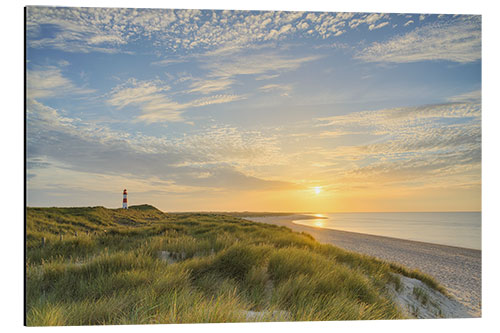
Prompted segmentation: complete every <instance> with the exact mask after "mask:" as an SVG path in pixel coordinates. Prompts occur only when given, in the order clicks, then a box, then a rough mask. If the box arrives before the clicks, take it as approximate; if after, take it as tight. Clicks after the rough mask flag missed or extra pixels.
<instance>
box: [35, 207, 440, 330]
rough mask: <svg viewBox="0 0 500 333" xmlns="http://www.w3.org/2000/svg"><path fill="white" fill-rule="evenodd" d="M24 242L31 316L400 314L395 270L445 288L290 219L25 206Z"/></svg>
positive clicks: (211, 318) (185, 319) (196, 319)
mask: <svg viewBox="0 0 500 333" xmlns="http://www.w3.org/2000/svg"><path fill="white" fill-rule="evenodd" d="M26 247H27V248H26V272H27V273H26V290H27V292H26V302H27V309H26V321H27V324H28V325H29V326H62V325H105V324H115V325H116V324H154V323H208V322H243V321H277V320H298V321H301V320H308V321H311V320H357V319H397V318H402V314H401V313H400V312H399V311H398V309H397V308H396V306H395V305H394V303H393V302H392V301H391V299H390V297H389V296H388V293H387V285H388V284H391V283H392V284H394V285H395V286H396V289H397V288H398V286H399V284H400V281H399V279H398V278H397V276H396V275H395V274H394V273H398V274H403V275H406V276H410V277H414V278H418V279H420V280H422V281H424V282H425V283H427V284H428V285H429V286H431V287H433V288H435V289H438V290H439V289H442V287H440V286H439V285H438V284H437V283H436V282H435V281H434V280H433V279H432V278H430V277H429V276H426V275H424V274H422V273H420V272H418V271H412V270H408V269H407V268H405V267H402V266H399V265H395V264H390V263H386V262H383V261H380V260H377V259H374V258H371V257H368V256H364V255H360V254H356V253H352V252H347V251H344V250H342V249H340V248H337V247H334V246H331V245H325V244H320V243H318V242H316V241H315V240H314V239H313V238H312V237H311V236H310V235H308V234H305V233H296V232H292V231H291V230H290V229H288V228H285V227H278V226H274V225H268V224H262V223H255V222H250V221H246V220H243V219H241V218H238V217H234V216H229V215H221V214H198V213H182V214H181V213H178V214H165V213H163V212H161V211H159V210H157V209H155V208H154V207H152V206H148V205H142V206H135V207H134V206H132V207H130V209H128V210H123V209H106V208H103V207H87V208H28V210H27V238H26ZM256 312H257V313H259V316H250V315H249V314H250V313H256ZM276 313H279V315H276Z"/></svg>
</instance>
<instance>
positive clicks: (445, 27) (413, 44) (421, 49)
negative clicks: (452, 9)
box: [356, 16, 481, 63]
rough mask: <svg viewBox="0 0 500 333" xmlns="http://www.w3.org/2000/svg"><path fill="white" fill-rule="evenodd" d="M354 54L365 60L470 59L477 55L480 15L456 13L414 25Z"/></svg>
mask: <svg viewBox="0 0 500 333" xmlns="http://www.w3.org/2000/svg"><path fill="white" fill-rule="evenodd" d="M356 57H357V58H359V59H362V60H364V61H368V62H396V63H405V62H416V61H424V60H448V61H454V62H459V63H467V62H474V61H477V60H480V59H481V17H480V16H459V17H458V18H457V19H455V20H453V21H449V22H446V23H434V24H431V25H427V26H424V27H421V28H417V29H415V30H413V31H412V32H409V33H407V34H405V35H403V36H397V37H394V38H392V39H390V40H389V41H387V42H382V43H373V44H372V45H370V46H369V47H367V48H365V49H364V50H362V51H361V52H359V53H358V54H357V55H356Z"/></svg>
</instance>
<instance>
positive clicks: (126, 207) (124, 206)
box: [122, 189, 128, 209]
mask: <svg viewBox="0 0 500 333" xmlns="http://www.w3.org/2000/svg"><path fill="white" fill-rule="evenodd" d="M122 208H123V209H128V206H127V189H124V190H123V206H122Z"/></svg>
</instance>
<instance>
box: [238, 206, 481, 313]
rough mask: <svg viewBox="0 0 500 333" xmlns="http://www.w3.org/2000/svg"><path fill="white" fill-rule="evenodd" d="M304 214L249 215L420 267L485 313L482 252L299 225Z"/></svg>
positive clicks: (471, 309) (462, 300) (472, 310)
mask: <svg viewBox="0 0 500 333" xmlns="http://www.w3.org/2000/svg"><path fill="white" fill-rule="evenodd" d="M301 218H304V216H303V215H289V216H273V217H248V218H246V219H248V220H252V221H255V222H263V223H271V224H275V225H280V226H286V227H288V228H290V229H292V230H294V231H298V232H302V231H303V232H307V233H309V234H310V235H312V236H313V237H314V238H315V239H316V240H318V241H319V242H321V243H329V244H333V245H335V246H338V247H341V248H343V249H346V250H349V251H354V252H358V253H363V254H367V255H371V256H374V257H377V258H380V259H383V260H387V261H392V262H396V263H400V264H403V265H405V266H407V267H410V268H417V269H419V270H421V271H422V272H425V273H427V274H429V275H432V276H433V277H434V278H436V279H437V280H438V281H439V282H440V283H441V284H442V285H443V286H444V287H445V288H446V289H447V290H448V292H449V293H450V294H451V295H452V296H453V297H454V298H455V299H456V300H457V301H459V302H460V303H461V304H463V305H464V306H465V308H466V310H467V312H468V313H469V314H470V315H471V316H472V317H480V316H481V251H479V250H472V249H465V248H460V247H452V246H444V245H437V244H430V243H424V242H416V241H409V240H403V239H397V238H390V237H382V236H373V235H367V234H361V233H354V232H346V231H340V230H331V229H322V228H315V227H309V226H304V225H299V224H295V223H293V222H292V221H293V220H298V219H301Z"/></svg>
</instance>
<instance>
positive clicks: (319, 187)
mask: <svg viewBox="0 0 500 333" xmlns="http://www.w3.org/2000/svg"><path fill="white" fill-rule="evenodd" d="M314 193H316V194H320V193H321V186H316V187H315V188H314Z"/></svg>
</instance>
